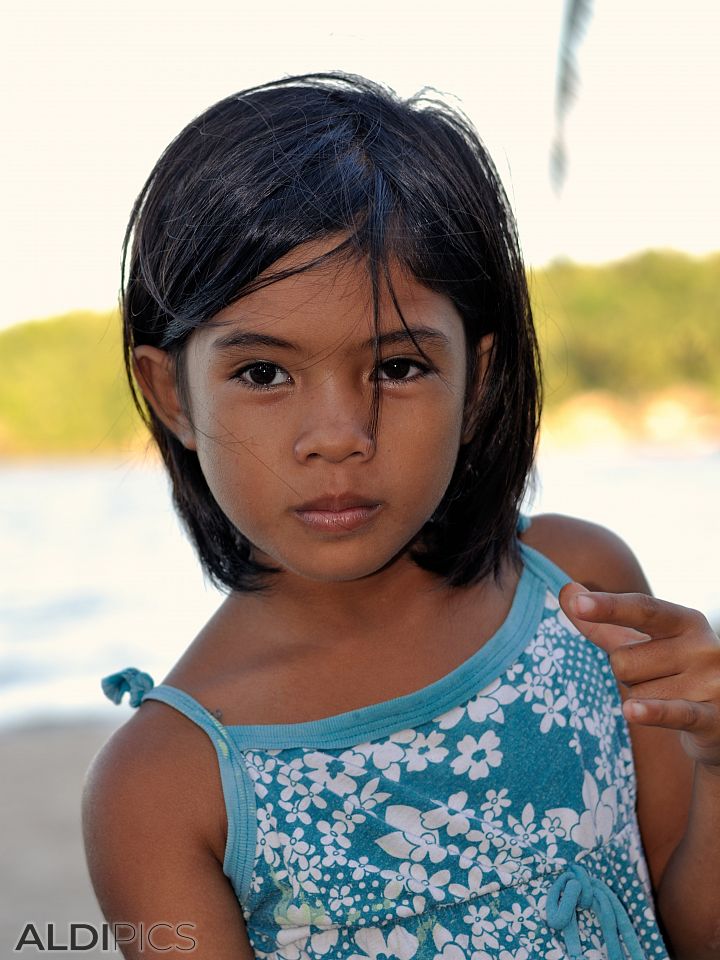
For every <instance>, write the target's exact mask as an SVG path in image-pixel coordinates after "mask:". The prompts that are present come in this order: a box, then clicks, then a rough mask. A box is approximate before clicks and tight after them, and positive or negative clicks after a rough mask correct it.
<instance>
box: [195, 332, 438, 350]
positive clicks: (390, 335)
mask: <svg viewBox="0 0 720 960" xmlns="http://www.w3.org/2000/svg"><path fill="white" fill-rule="evenodd" d="M411 334H412V336H411ZM413 338H414V339H415V341H416V342H417V343H429V344H436V345H438V346H441V347H448V346H450V340H449V339H448V338H447V337H446V336H445V334H444V333H441V332H440V330H436V329H435V328H434V327H410V329H409V331H408V330H405V329H404V328H403V329H400V330H389V331H388V332H387V333H381V334H380V336H379V337H370V339H369V340H366V341H365V343H363V344H362V345H361V346H362V347H364V348H366V349H368V348H370V347H372V345H373V344H374V343H377V345H378V346H379V347H384V346H393V345H394V344H396V343H407V342H410V343H412V341H413ZM211 347H212V349H213V350H215V351H225V350H232V349H234V348H237V347H276V348H278V349H281V350H294V351H299V350H300V349H301V348H300V347H299V346H298V345H297V344H296V343H291V342H290V341H289V340H283V339H282V338H281V337H273V336H271V335H270V334H267V333H251V332H249V331H247V332H243V331H236V332H235V333H229V334H226V335H225V336H224V337H218V338H217V339H216V340H213V342H212V344H211Z"/></svg>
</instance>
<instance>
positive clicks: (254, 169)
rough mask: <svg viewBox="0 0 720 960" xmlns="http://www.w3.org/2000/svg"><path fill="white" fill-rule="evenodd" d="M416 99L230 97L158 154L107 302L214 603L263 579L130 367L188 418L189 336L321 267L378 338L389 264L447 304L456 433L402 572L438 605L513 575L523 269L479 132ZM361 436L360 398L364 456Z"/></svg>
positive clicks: (312, 88)
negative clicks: (286, 263) (461, 416)
mask: <svg viewBox="0 0 720 960" xmlns="http://www.w3.org/2000/svg"><path fill="white" fill-rule="evenodd" d="M427 90H428V88H424V89H423V90H421V91H420V92H419V93H417V94H415V95H414V96H412V97H410V98H408V99H402V98H400V97H399V96H398V95H397V94H396V93H395V92H394V91H393V90H391V89H390V88H388V87H386V86H383V85H381V84H378V83H374V82H372V81H370V80H367V79H365V78H363V77H360V76H357V75H354V74H347V73H341V72H330V73H312V74H305V75H303V76H293V77H286V78H283V79H281V80H277V81H274V82H271V83H265V84H261V85H260V86H256V87H252V88H250V89H248V90H244V91H241V92H240V93H237V94H233V95H232V96H230V97H227V98H226V99H224V100H222V101H220V102H219V103H217V104H215V105H214V106H212V107H210V108H209V109H208V110H206V111H205V113H203V114H202V115H201V116H199V117H198V118H197V119H195V120H193V121H192V122H191V123H190V124H189V125H188V126H187V127H186V128H185V129H184V130H183V131H182V132H181V133H180V134H179V135H178V136H177V137H176V138H175V139H174V140H173V141H172V143H170V145H169V146H168V147H167V148H166V150H165V151H164V153H163V154H162V156H161V157H160V159H159V160H158V162H157V164H156V165H155V168H154V169H153V171H152V173H151V174H150V177H149V178H148V180H147V182H146V183H145V185H144V187H143V189H142V191H141V193H140V195H139V197H138V198H137V200H136V202H135V204H134V207H133V210H132V214H131V217H130V222H129V224H128V228H127V232H126V235H125V241H124V245H123V280H122V290H121V308H122V316H123V338H124V358H125V368H126V372H127V376H128V382H129V384H130V389H131V391H132V396H133V400H134V403H135V405H136V407H137V409H138V411H139V412H140V415H141V417H142V418H143V420H144V421H145V423H146V424H147V426H148V427H149V429H150V431H151V433H152V436H153V438H154V440H155V442H156V443H157V446H158V448H159V450H160V453H161V455H162V458H163V460H164V462H165V466H166V468H167V470H168V473H169V476H170V480H171V484H172V496H173V503H174V506H175V509H176V511H177V513H178V515H179V517H180V519H181V521H182V523H183V525H184V527H185V529H186V531H187V533H188V535H189V537H190V539H191V541H192V543H193V545H194V546H195V548H196V550H197V553H198V556H199V558H200V562H201V564H202V567H203V570H204V571H205V573H206V574H207V575H208V577H209V578H210V580H211V581H212V582H213V583H214V584H215V585H216V586H217V587H219V588H220V589H221V590H226V591H250V590H261V589H264V588H266V587H267V586H268V585H269V583H270V582H271V579H272V574H273V573H274V572H276V571H275V568H272V567H268V566H265V565H263V564H261V563H259V561H257V559H254V558H253V545H252V544H251V543H250V541H249V540H248V539H247V538H246V537H245V536H244V535H243V534H242V533H241V531H239V530H238V529H237V528H236V527H235V526H234V525H233V524H232V523H231V522H230V520H229V519H228V518H227V517H226V516H225V514H224V513H223V511H222V510H221V509H220V507H219V505H218V503H217V502H216V500H215V498H214V497H213V495H212V493H211V491H210V489H209V487H208V485H207V482H206V480H205V477H204V475H203V472H202V470H201V467H200V463H199V460H198V456H197V453H196V452H195V451H193V450H188V449H187V448H186V447H185V446H184V445H183V444H182V443H181V442H180V440H179V439H178V438H177V437H176V436H175V435H174V434H173V433H172V432H171V431H170V430H168V429H167V428H166V427H165V425H164V424H163V423H162V422H161V421H160V419H159V418H158V417H157V416H156V414H155V413H154V411H153V410H152V408H151V407H150V406H149V405H148V409H147V410H145V408H144V406H143V403H142V402H141V399H140V396H139V394H138V391H137V389H136V385H135V383H134V378H133V370H132V357H133V350H134V348H135V347H136V346H139V345H141V344H151V345H153V346H155V347H159V348H161V349H163V350H166V351H167V352H168V353H169V354H170V355H171V357H172V358H173V360H174V363H175V377H176V384H177V389H178V395H179V397H180V400H181V403H182V405H183V409H184V410H185V412H186V413H188V415H189V409H190V402H189V400H190V398H189V396H188V391H187V381H186V371H185V364H184V348H185V346H186V344H187V341H188V339H189V337H190V335H191V334H192V332H193V330H194V329H195V328H196V327H198V326H201V325H205V324H207V323H211V322H212V320H213V317H214V315H215V314H217V313H218V312H219V311H220V310H221V309H222V308H224V307H226V306H227V305H228V304H230V303H232V302H234V301H235V300H238V299H239V298H241V297H243V296H246V295H247V294H249V293H251V292H252V291H253V290H257V289H259V288H260V287H263V286H265V285H267V284H268V283H272V282H275V281H277V280H279V279H282V278H283V277H286V276H289V275H291V274H293V273H297V272H299V271H301V270H306V269H309V268H311V267H313V266H315V265H316V264H318V263H320V262H322V261H327V260H330V259H332V258H333V257H335V258H340V259H342V258H351V257H354V258H357V259H358V260H360V259H362V260H363V261H364V262H366V264H367V267H368V270H369V271H370V276H371V279H372V290H373V304H374V308H375V324H376V326H375V329H376V331H377V309H378V291H379V289H380V285H381V282H382V281H383V279H384V282H385V283H386V284H387V286H388V289H389V290H390V292H391V296H392V300H393V302H394V305H395V307H396V309H398V312H400V311H399V307H398V304H397V301H396V300H395V295H394V292H393V289H392V284H391V283H390V276H389V268H388V265H389V261H390V259H391V258H392V259H393V260H395V261H397V262H398V263H399V264H400V265H401V266H402V267H403V268H404V269H405V270H407V271H409V272H410V273H411V274H412V275H413V276H414V278H415V279H416V280H418V281H419V282H421V283H422V284H424V285H426V286H427V287H428V288H430V289H432V290H434V291H436V292H439V293H442V294H445V295H446V296H448V297H449V298H450V299H451V300H452V302H453V303H454V305H455V307H456V309H457V310H458V312H459V313H460V315H461V317H462V321H463V325H464V329H465V335H466V342H467V373H468V376H467V384H468V388H467V395H466V407H465V414H466V422H467V423H471V424H472V425H473V426H474V430H473V433H472V438H471V439H470V441H469V442H468V443H465V444H463V445H462V446H461V447H460V450H459V454H458V460H457V463H456V466H455V471H454V473H453V476H452V478H451V481H450V483H449V486H448V489H447V491H446V493H445V495H444V497H443V500H442V501H441V503H440V505H439V506H438V509H437V510H436V511H435V514H434V515H433V517H432V518H431V521H428V522H427V523H426V524H425V525H424V526H423V528H422V529H421V530H420V531H419V532H418V534H417V535H416V536H415V537H414V538H413V541H412V543H411V544H409V545H408V548H409V555H410V557H411V558H412V560H413V561H414V562H415V563H417V564H418V565H419V566H420V567H422V568H423V569H425V570H428V571H432V572H433V573H436V574H438V575H439V576H440V577H442V578H443V579H444V581H445V582H446V583H447V584H448V585H452V586H463V585H469V584H471V583H476V582H478V581H479V580H481V579H483V578H484V577H486V576H488V575H490V574H492V575H493V576H495V577H496V578H497V577H498V575H499V573H500V571H501V568H502V566H503V563H504V561H505V559H506V558H510V559H511V560H512V562H513V563H514V564H515V565H516V566H518V565H519V553H518V547H517V541H516V538H515V532H516V526H517V521H518V513H519V509H520V505H521V503H522V499H523V496H524V494H525V492H526V489H527V485H528V482H529V480H530V477H531V473H532V468H533V462H534V457H535V449H536V443H537V432H538V424H539V417H540V408H541V375H540V373H541V371H540V357H539V351H538V344H537V339H536V335H535V330H534V326H533V321H532V313H531V308H530V300H529V294H528V288H527V280H526V276H525V269H524V266H523V262H522V255H521V252H520V247H519V243H518V239H517V231H516V226H515V221H514V218H513V215H512V211H511V209H510V205H509V203H508V200H507V197H506V195H505V192H504V190H503V187H502V184H501V181H500V178H499V176H498V174H497V171H496V170H495V167H494V165H493V162H492V160H491V159H490V157H489V155H488V153H487V151H486V150H485V148H484V146H483V144H482V142H481V140H480V138H479V137H478V134H477V132H476V131H475V129H474V127H473V126H472V124H471V122H470V121H469V120H468V119H467V118H466V117H465V115H464V114H463V113H462V112H461V111H460V110H459V109H457V108H451V107H449V106H448V105H447V104H446V103H445V102H443V101H442V100H441V99H438V98H433V97H429V96H428V95H427ZM335 234H337V235H339V236H341V237H344V239H343V240H342V241H341V242H339V243H338V245H337V246H336V247H335V248H334V249H332V250H331V251H330V252H329V253H326V254H324V255H323V256H322V257H319V258H315V259H314V260H311V261H309V262H307V263H303V264H301V265H299V266H294V267H292V268H289V269H286V270H278V271H275V272H270V271H269V268H270V267H271V266H272V265H273V264H275V263H276V261H278V260H279V259H280V258H281V257H283V256H284V255H285V254H287V253H289V252H290V251H291V250H293V249H294V248H296V247H298V246H299V245H300V244H303V243H306V242H309V241H312V240H318V239H320V238H325V237H329V236H332V235H335ZM400 316H401V319H402V314H400ZM403 323H404V319H403ZM488 333H492V334H494V340H493V346H492V350H491V353H490V359H489V366H488V368H487V371H486V375H485V378H484V381H483V384H482V391H481V393H480V394H479V400H476V399H474V398H476V397H477V396H478V391H477V386H478V382H477V381H478V370H479V366H478V362H477V359H478V358H477V348H478V343H479V341H480V339H481V337H483V336H484V335H485V334H488ZM418 349H419V347H418ZM420 352H421V353H422V350H421V351H420ZM377 417H378V397H377V390H376V391H375V395H374V401H373V408H372V412H371V427H370V430H371V435H372V436H373V437H374V430H375V428H376V426H377Z"/></svg>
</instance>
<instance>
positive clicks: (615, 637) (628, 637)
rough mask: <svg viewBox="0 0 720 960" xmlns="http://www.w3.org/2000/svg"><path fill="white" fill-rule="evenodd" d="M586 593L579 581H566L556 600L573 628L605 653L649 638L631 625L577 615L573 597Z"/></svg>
mask: <svg viewBox="0 0 720 960" xmlns="http://www.w3.org/2000/svg"><path fill="white" fill-rule="evenodd" d="M587 593H588V590H587V588H586V587H584V586H583V585H582V584H581V583H576V582H573V583H568V584H566V585H565V586H564V587H563V588H562V590H561V591H560V593H559V594H558V600H559V601H560V607H561V609H562V611H563V613H564V614H565V616H566V617H567V618H568V620H569V621H570V622H571V623H572V625H573V626H574V627H575V629H576V630H578V631H579V632H580V633H581V634H582V635H583V636H584V637H587V638H588V640H592V642H593V643H594V644H596V645H597V646H598V647H601V648H602V649H603V650H605V652H606V653H610V652H611V651H612V650H615V649H616V648H617V647H620V646H622V645H623V644H628V643H637V642H639V641H641V640H647V639H649V638H648V636H647V634H645V633H641V632H640V631H639V630H635V629H633V628H632V627H623V626H617V625H616V624H612V623H594V622H593V621H591V620H585V619H583V618H582V617H579V616H578V615H577V613H576V612H575V609H574V604H573V599H574V597H576V596H577V595H578V594H587Z"/></svg>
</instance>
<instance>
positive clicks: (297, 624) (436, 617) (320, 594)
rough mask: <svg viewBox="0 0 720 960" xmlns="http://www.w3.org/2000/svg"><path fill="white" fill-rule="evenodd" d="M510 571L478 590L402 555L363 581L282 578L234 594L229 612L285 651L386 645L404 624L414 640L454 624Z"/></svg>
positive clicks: (478, 586)
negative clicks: (452, 583)
mask: <svg viewBox="0 0 720 960" xmlns="http://www.w3.org/2000/svg"><path fill="white" fill-rule="evenodd" d="M510 573H511V571H510V570H509V568H506V569H504V570H503V575H502V577H501V578H500V581H499V582H497V583H496V582H495V581H494V580H493V579H492V578H489V579H487V580H485V581H482V582H481V583H479V584H475V585H473V586H471V587H448V586H445V585H444V584H443V582H442V580H441V578H440V577H439V576H437V575H436V574H432V573H429V572H428V571H425V570H422V569H421V568H420V567H418V566H417V565H416V564H414V563H413V562H412V561H411V560H409V559H408V558H407V557H406V556H403V557H400V558H398V559H397V560H396V561H394V562H393V563H391V564H389V565H388V566H387V567H385V568H383V569H382V570H380V571H377V572H376V573H374V574H372V575H370V576H368V577H363V578H362V579H359V580H352V581H341V582H334V583H327V582H322V583H318V582H313V581H309V580H307V579H304V578H301V577H298V576H296V575H294V574H289V573H282V574H278V575H277V577H276V580H275V581H274V582H273V586H272V587H271V588H270V589H269V590H268V591H267V592H265V593H262V594H242V595H238V594H231V595H230V597H228V599H227V600H226V601H225V604H223V607H224V608H226V609H225V613H227V615H228V616H229V617H230V619H231V620H233V621H234V622H235V623H238V622H243V623H245V624H252V625H253V628H255V627H257V628H258V629H259V630H261V631H262V635H264V636H265V637H274V638H276V640H275V641H274V642H278V643H280V645H282V646H285V645H286V644H289V643H291V644H292V645H293V646H294V647H297V646H298V645H302V644H303V643H308V644H311V645H312V646H313V647H318V646H328V647H333V648H336V647H337V646H338V638H342V645H343V646H346V647H347V646H350V645H352V643H353V642H354V641H357V642H359V643H361V644H362V645H363V646H364V647H367V646H368V645H369V644H372V642H373V641H377V642H378V643H380V644H387V638H388V631H391V630H392V629H393V628H395V627H397V626H398V625H402V632H403V634H405V635H406V636H408V637H412V636H413V635H415V634H416V633H418V632H426V631H427V630H428V629H429V628H431V627H432V625H436V624H438V623H443V624H445V625H447V626H450V625H451V624H452V623H453V621H455V620H456V619H458V618H461V617H462V616H463V613H464V612H465V611H466V610H467V607H468V604H469V603H471V604H474V605H475V604H477V603H478V601H482V599H483V598H484V597H487V598H488V599H490V598H494V597H495V596H496V595H497V594H498V593H501V592H502V591H503V590H504V589H505V588H506V585H507V584H508V582H509V581H510V580H512V576H511V575H510Z"/></svg>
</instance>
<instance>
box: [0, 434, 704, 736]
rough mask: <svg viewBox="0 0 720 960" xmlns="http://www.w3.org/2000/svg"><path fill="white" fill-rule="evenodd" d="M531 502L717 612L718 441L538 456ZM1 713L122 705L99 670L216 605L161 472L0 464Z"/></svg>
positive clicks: (107, 709)
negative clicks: (593, 527) (706, 446)
mask: <svg viewBox="0 0 720 960" xmlns="http://www.w3.org/2000/svg"><path fill="white" fill-rule="evenodd" d="M539 473H540V480H541V488H540V490H539V494H538V496H537V497H536V500H535V502H534V504H533V506H532V509H531V512H532V513H540V512H558V513H566V514H571V515H574V516H579V517H584V518H586V519H590V520H594V521H596V522H598V523H602V524H604V525H605V526H608V527H610V528H611V529H612V530H614V531H616V532H617V533H619V534H620V535H621V536H622V537H623V538H624V539H625V540H626V541H627V542H628V543H629V544H630V545H631V547H632V548H633V550H634V551H635V553H636V554H637V556H638V557H639V558H640V561H641V563H642V566H643V568H644V570H645V573H646V575H647V576H648V579H649V581H650V583H651V585H652V587H653V590H654V592H655V594H656V595H657V596H661V597H665V598H666V599H669V600H673V601H675V602H677V603H683V604H685V605H687V606H693V607H697V608H699V609H701V610H703V612H704V613H706V614H707V615H708V616H709V617H710V618H711V619H712V620H713V622H715V623H717V622H718V621H720V587H719V586H718V584H719V583H720V578H718V569H719V567H720V564H719V563H718V559H717V557H718V546H719V545H720V496H719V493H720V452H714V453H704V454H702V455H695V456H684V457H681V456H672V455H670V454H668V453H664V454H658V453H653V452H652V451H642V450H635V451H630V452H628V451H612V450H610V451H607V450H606V451H602V450H601V451H597V452H596V453H589V452H587V451H582V452H575V453H553V454H548V455H544V454H543V455H541V457H540V461H539ZM0 504H2V508H1V512H0V550H1V555H2V561H1V562H2V577H0V581H1V582H0V658H1V660H0V724H3V725H8V724H11V723H15V722H20V721H24V720H28V719H37V720H41V719H48V718H58V717H63V716H64V717H67V716H69V715H78V714H83V715H88V716H92V717H103V718H104V719H106V720H107V719H111V718H113V719H117V721H118V722H120V721H121V720H123V719H125V718H126V717H127V716H129V714H130V712H131V709H130V708H129V707H128V706H127V705H126V704H123V705H122V706H120V707H116V706H114V705H113V704H111V703H110V701H108V700H107V699H105V697H104V696H103V694H102V692H101V690H100V678H101V677H103V676H105V675H106V674H108V673H112V672H114V671H115V670H119V669H121V668H123V667H125V666H130V665H132V666H137V667H140V668H141V669H144V670H147V671H148V672H149V673H150V674H152V676H153V677H154V678H155V679H156V680H158V681H159V679H160V678H161V677H162V676H163V675H164V674H165V673H166V672H167V670H168V669H169V668H170V666H171V665H172V664H173V663H174V662H175V660H176V659H177V658H178V657H179V656H180V654H181V653H182V651H183V650H184V649H185V647H186V646H187V644H188V643H189V642H190V641H191V640H192V639H193V637H194V636H195V634H196V633H197V632H198V630H199V629H200V628H201V627H202V626H203V625H204V623H205V622H206V621H207V620H208V618H209V617H210V615H211V614H212V612H213V611H214V610H215V609H216V608H217V606H218V605H219V604H220V602H221V601H222V595H221V594H220V593H219V592H218V591H216V590H215V589H214V588H213V587H211V586H210V585H207V584H206V583H205V582H204V580H203V576H202V573H201V570H200V566H199V564H198V562H197V560H196V559H195V557H194V554H193V553H192V550H191V548H190V545H189V544H188V542H187V540H186V539H185V538H184V536H183V534H182V532H181V529H180V526H179V523H178V521H177V519H176V518H175V515H174V513H173V511H172V507H171V504H170V496H169V493H168V486H167V481H166V479H165V476H164V474H163V473H162V471H161V470H160V468H159V467H157V466H153V465H148V464H142V463H139V462H137V461H117V462H113V463H107V462H104V463H101V462H83V463H67V464H60V465H57V464H55V465H50V464H44V463H40V464H37V465H12V464H6V465H4V466H2V467H0Z"/></svg>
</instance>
